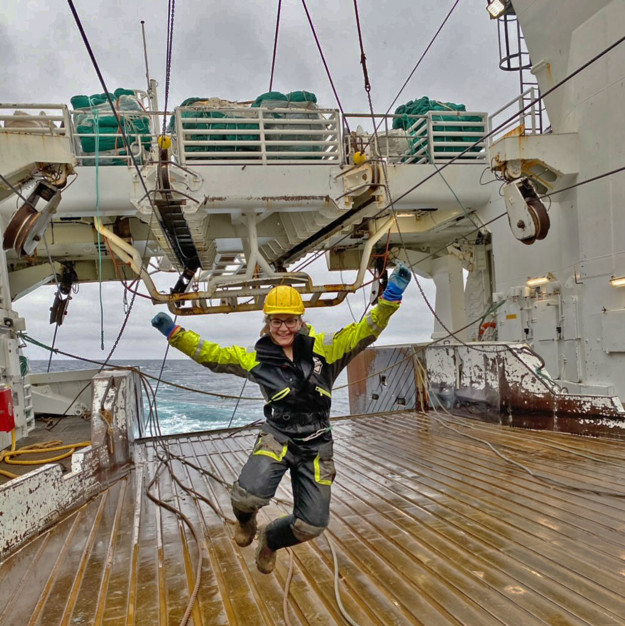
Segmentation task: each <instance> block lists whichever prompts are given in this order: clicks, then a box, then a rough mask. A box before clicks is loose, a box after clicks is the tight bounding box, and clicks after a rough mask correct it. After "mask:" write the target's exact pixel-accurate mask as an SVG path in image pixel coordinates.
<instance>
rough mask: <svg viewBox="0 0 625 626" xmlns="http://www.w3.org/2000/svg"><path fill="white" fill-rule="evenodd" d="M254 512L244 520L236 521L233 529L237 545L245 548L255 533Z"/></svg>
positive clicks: (252, 539)
mask: <svg viewBox="0 0 625 626" xmlns="http://www.w3.org/2000/svg"><path fill="white" fill-rule="evenodd" d="M256 528H257V526H256V513H254V514H253V515H252V516H251V517H250V518H249V519H248V520H246V521H245V522H241V521H240V520H239V521H237V525H236V527H235V530H234V540H235V542H236V544H237V545H238V546H241V547H242V548H245V546H249V545H250V543H252V541H254V537H255V535H256Z"/></svg>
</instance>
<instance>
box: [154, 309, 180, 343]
mask: <svg viewBox="0 0 625 626" xmlns="http://www.w3.org/2000/svg"><path fill="white" fill-rule="evenodd" d="M152 326H154V328H156V329H157V330H158V331H160V332H161V333H163V335H165V337H169V335H170V334H171V332H172V331H173V330H174V328H176V324H174V320H172V319H171V317H169V315H167V313H157V314H156V315H155V316H154V317H153V318H152Z"/></svg>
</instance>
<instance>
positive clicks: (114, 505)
mask: <svg viewBox="0 0 625 626" xmlns="http://www.w3.org/2000/svg"><path fill="white" fill-rule="evenodd" d="M334 432H335V440H336V458H337V466H338V472H339V474H338V478H337V481H336V483H335V487H334V491H333V503H332V521H331V524H330V530H329V532H328V533H327V534H328V536H329V538H330V540H331V541H332V543H333V545H334V547H335V549H336V553H337V555H338V561H339V570H340V591H341V598H342V602H343V605H344V606H345V609H346V610H347V612H348V613H349V614H350V615H351V616H352V618H353V619H354V620H355V622H356V623H358V624H363V625H364V624H425V625H427V626H430V625H438V624H464V625H466V624H475V625H479V626H482V625H488V624H498V625H501V624H509V625H514V626H517V625H519V624H524V625H525V624H528V625H531V624H550V625H555V624H567V625H569V624H571V625H575V624H591V625H602V626H603V625H608V624H624V623H625V498H623V497H616V496H614V495H610V492H614V493H621V494H625V448H624V444H623V442H622V441H618V440H610V439H594V438H593V439H590V438H582V437H577V436H574V435H566V434H563V433H554V432H544V431H541V432H538V431H529V430H520V429H513V428H508V427H505V426H501V425H495V424H486V423H481V422H476V421H471V420H467V419H463V418H451V417H445V418H443V417H441V416H435V415H430V416H427V415H422V414H414V413H408V412H406V413H393V414H384V415H379V416H370V417H359V418H350V419H341V420H338V421H336V423H335V427H334ZM253 437H254V434H253V433H250V432H247V433H238V434H236V435H234V436H231V437H226V436H225V434H224V433H213V434H201V435H188V436H180V437H175V438H170V439H168V443H169V445H170V446H171V449H172V451H173V452H175V453H177V454H182V455H184V456H185V457H187V458H188V459H189V460H191V461H192V462H194V463H196V464H198V465H201V466H202V467H205V468H207V469H208V470H210V471H211V472H214V473H216V474H218V475H219V476H221V477H222V478H224V479H225V480H226V481H228V482H231V481H232V480H234V478H235V477H236V475H237V473H238V471H239V469H240V467H241V466H242V464H243V463H244V461H245V459H246V457H247V454H248V451H249V449H250V447H251V445H252V443H253ZM488 443H490V444H491V445H492V446H493V447H494V448H495V449H493V448H491V447H489V446H488V445H487V444H488ZM496 451H497V452H499V453H500V454H503V455H505V457H507V459H506V458H502V456H499V455H498V454H497V452H496ZM137 452H138V457H139V458H143V459H145V461H144V462H139V463H138V464H137V466H136V468H135V470H133V472H131V474H130V475H129V476H128V477H126V478H125V479H123V480H121V481H119V482H117V483H116V484H114V485H113V486H112V487H111V488H109V489H108V490H106V491H104V492H103V493H101V494H100V495H99V496H98V497H96V498H94V499H93V500H92V501H91V502H89V503H88V504H87V505H85V506H83V507H82V508H80V509H79V510H77V511H75V512H74V513H73V514H72V515H70V516H69V517H67V518H65V519H64V520H62V521H61V522H59V523H58V524H57V525H55V526H54V527H53V528H51V529H50V530H49V531H48V532H46V533H44V534H42V535H41V536H40V537H38V538H37V539H36V540H34V541H32V542H30V543H29V544H27V545H26V546H24V547H23V548H22V549H21V550H19V551H18V552H17V553H15V554H14V555H13V556H12V557H11V558H9V559H8V560H7V561H6V562H4V563H3V564H1V566H0V623H1V624H29V623H30V624H42V625H46V626H47V625H51V624H62V623H66V624H71V623H81V624H82V623H103V624H109V625H113V624H115V625H117V624H129V625H130V624H132V625H134V624H137V625H144V624H145V625H150V626H152V625H155V624H177V623H179V621H180V619H181V618H182V616H183V614H184V611H185V608H186V606H187V602H188V599H189V595H190V593H191V590H192V588H193V585H194V583H195V566H196V562H197V555H198V552H197V546H196V544H195V541H194V540H193V538H192V536H191V535H190V533H189V531H188V530H187V528H186V527H184V526H183V525H182V524H181V523H180V521H179V520H178V519H177V518H176V517H175V516H174V515H173V514H171V513H170V512H168V511H166V510H164V509H159V508H157V507H156V506H155V505H154V504H153V503H152V502H151V501H150V500H149V499H148V498H147V497H146V495H145V486H146V484H147V483H148V482H149V480H150V479H151V477H152V476H153V473H154V470H155V464H156V462H155V461H154V444H153V443H152V442H150V443H143V444H139V445H138V450H137ZM511 461H514V462H516V463H517V464H514V463H512V462H511ZM518 464H520V465H518ZM521 465H523V466H525V467H527V469H529V470H530V471H532V472H533V473H534V476H531V475H530V474H528V473H527V471H525V470H524V469H523V468H522V467H521ZM176 473H177V475H178V477H179V478H180V480H181V481H182V482H183V483H184V484H186V485H190V486H192V487H193V489H195V490H196V491H198V492H200V493H201V494H203V495H204V496H206V497H207V498H209V499H210V500H211V501H212V502H215V503H217V506H218V507H219V508H220V509H221V510H222V511H223V512H225V513H226V514H227V515H228V516H230V515H231V513H230V507H229V498H228V494H227V491H226V490H225V488H224V487H223V486H222V485H221V484H219V483H218V482H216V481H215V480H214V479H213V478H211V477H210V476H206V475H204V474H201V473H199V472H198V471H196V470H194V469H191V468H189V467H188V466H184V467H183V466H181V465H180V464H178V463H176ZM287 482H288V481H285V482H284V484H283V485H281V487H280V490H279V492H278V494H277V495H278V498H279V499H280V500H282V501H289V500H290V498H291V495H290V488H289V486H288V484H287ZM560 483H564V484H566V485H570V486H571V487H575V488H576V489H572V488H570V487H567V486H562V485H561V484H560ZM157 491H158V494H159V497H161V498H162V499H163V500H165V501H167V502H169V503H170V504H175V505H176V506H179V507H180V508H181V509H182V510H183V512H184V513H185V514H186V515H188V516H189V517H190V518H191V520H192V521H193V523H194V524H195V525H196V526H197V528H198V529H199V530H200V533H201V535H202V537H203V541H204V545H203V546H202V550H203V554H204V559H203V565H202V584H201V588H200V592H199V595H198V598H197V602H196V604H195V607H194V609H193V612H192V614H191V620H190V623H193V624H196V625H197V624H203V625H213V624H245V625H249V624H283V623H285V621H284V617H283V598H284V593H283V589H284V585H285V581H286V578H287V575H288V569H289V564H290V561H289V555H288V554H287V553H286V552H284V551H283V552H282V553H281V554H280V556H279V559H278V565H277V568H276V571H275V573H274V574H273V575H269V576H265V575H262V574H260V573H258V572H257V571H256V568H255V565H254V547H253V546H252V547H248V548H238V547H237V546H236V545H235V544H234V543H233V541H232V533H231V529H230V528H229V527H227V526H226V525H225V524H224V523H223V522H222V521H221V520H220V518H219V517H218V516H217V515H216V514H215V512H214V511H213V510H212V509H211V507H210V506H208V505H207V504H206V503H204V502H201V501H195V500H194V499H192V498H191V497H190V496H189V495H185V494H184V493H183V492H182V490H181V489H180V487H179V486H178V485H177V484H175V483H174V482H173V481H172V480H171V478H170V477H169V475H168V474H167V473H164V474H163V475H162V478H161V479H160V480H159V482H158V486H157ZM288 510H289V507H288V505H287V504H286V502H276V503H272V504H271V505H270V506H269V507H267V508H266V509H264V510H263V511H262V512H261V514H260V518H261V522H265V521H268V520H269V519H271V518H273V517H276V516H278V515H282V514H284V513H286V512H288ZM292 554H293V579H292V582H291V587H290V593H289V597H288V605H289V606H288V614H289V619H290V622H291V623H292V624H337V623H344V621H343V619H342V617H341V614H340V611H339V609H338V606H337V603H336V599H335V595H334V567H333V560H332V554H331V551H330V548H329V545H328V543H327V542H326V540H325V539H324V538H320V539H317V540H316V541H314V542H311V543H309V544H305V545H301V546H298V547H296V548H295V549H294V550H293V552H292Z"/></svg>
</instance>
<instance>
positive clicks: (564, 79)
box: [306, 37, 625, 264]
mask: <svg viewBox="0 0 625 626" xmlns="http://www.w3.org/2000/svg"><path fill="white" fill-rule="evenodd" d="M623 41H625V37H621V38H620V39H618V40H617V41H615V42H614V43H613V44H611V45H610V46H608V47H607V48H605V49H604V50H602V51H601V52H599V53H598V54H596V55H595V56H594V57H592V58H591V59H590V60H588V61H586V63H584V64H583V65H581V66H580V67H578V68H577V69H576V70H574V71H573V72H571V73H570V74H569V75H567V76H565V77H564V78H563V79H562V80H560V81H559V82H557V83H556V84H555V85H554V86H553V87H551V88H550V89H548V90H547V91H545V93H543V94H541V95H540V96H539V97H538V98H536V99H534V100H532V101H530V102H529V103H528V104H527V105H525V106H524V107H522V108H521V109H519V110H518V111H517V112H516V113H514V114H513V115H511V116H510V117H509V118H507V119H506V120H504V121H503V122H501V123H500V124H499V125H498V126H496V127H495V128H493V129H492V130H491V131H489V132H488V133H486V134H485V135H483V136H482V137H480V138H479V139H478V140H477V141H475V142H473V143H471V144H469V145H468V146H467V147H466V148H465V149H464V150H462V152H459V153H457V154H456V155H455V156H454V157H452V158H451V159H449V161H445V163H443V164H442V165H441V167H440V168H439V169H438V170H436V171H434V172H432V173H431V174H428V175H427V176H426V177H425V178H423V179H421V180H420V181H419V182H417V183H416V184H415V185H413V186H412V187H410V188H408V189H407V190H406V191H404V192H403V193H402V194H401V195H399V196H397V197H396V198H395V202H398V201H399V200H401V199H403V198H404V197H405V196H407V195H408V194H410V193H412V192H413V191H415V190H416V189H418V188H419V187H421V186H422V185H424V184H425V183H426V182H427V181H428V180H430V179H431V178H434V177H435V176H437V175H440V172H441V171H442V170H444V169H446V168H447V167H449V166H450V165H452V164H453V163H455V162H456V161H457V160H458V159H460V158H461V157H462V156H463V155H464V154H466V153H467V152H469V151H470V150H472V149H473V148H475V147H476V146H478V145H479V144H480V143H482V142H483V141H484V140H485V139H488V138H489V137H491V136H492V135H494V134H495V133H497V132H499V131H500V130H501V129H502V128H504V127H505V126H506V125H508V124H509V123H510V122H512V121H514V120H515V119H516V118H518V117H521V115H522V114H523V113H524V112H525V111H526V110H528V109H530V108H531V107H533V106H534V105H536V104H537V103H539V102H540V101H542V100H543V98H545V97H546V96H548V95H550V94H552V93H553V92H554V91H555V90H557V89H559V88H560V87H562V86H563V85H564V84H566V83H567V82H568V81H569V80H571V79H572V78H574V77H575V76H577V74H579V73H580V72H582V71H583V70H585V69H586V68H588V67H589V66H590V65H592V64H593V63H595V62H596V61H598V60H599V59H601V58H602V57H603V56H605V55H606V54H607V53H608V52H610V51H611V50H613V49H614V48H616V47H617V46H618V45H620V44H621V43H623ZM553 193H554V194H555V193H557V192H553ZM389 207H390V205H389V204H387V205H386V206H384V207H382V208H381V209H379V210H378V211H377V212H376V213H374V214H373V215H371V216H369V217H366V218H364V219H363V222H362V225H364V224H367V223H368V222H370V221H372V220H375V219H377V218H378V217H380V215H382V214H383V213H384V212H385V211H387V210H388V209H389ZM504 215H506V213H502V214H501V215H500V216H497V218H495V219H499V217H503V216H504ZM491 221H494V220H491ZM488 223H489V222H487V223H485V224H484V225H483V226H485V225H487V224H488ZM349 237H350V233H347V234H345V235H343V236H342V237H341V238H340V239H338V240H337V241H336V242H334V244H333V245H334V246H336V245H338V244H339V243H341V241H344V240H345V239H347V238H349ZM324 253H325V250H322V251H320V252H319V253H317V254H316V255H313V260H316V259H317V258H319V257H320V256H321V255H323V254H324ZM310 262H311V261H310V260H308V261H307V262H306V263H307V264H308V263H310Z"/></svg>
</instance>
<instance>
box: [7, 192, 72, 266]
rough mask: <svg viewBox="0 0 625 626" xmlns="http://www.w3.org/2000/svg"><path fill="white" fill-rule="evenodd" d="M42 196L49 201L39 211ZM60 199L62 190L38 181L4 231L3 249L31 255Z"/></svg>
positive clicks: (19, 254)
mask: <svg viewBox="0 0 625 626" xmlns="http://www.w3.org/2000/svg"><path fill="white" fill-rule="evenodd" d="M40 198H43V199H44V200H46V202H47V203H46V205H45V207H44V208H43V209H42V210H41V211H37V209H36V208H35V206H36V204H37V202H38V201H39V199H40ZM60 201H61V192H60V191H59V190H58V189H57V188H56V187H54V186H52V185H49V184H47V183H44V182H43V181H40V182H38V183H37V186H36V187H35V189H34V190H33V192H32V193H31V194H30V195H29V196H28V198H26V202H24V204H22V206H21V207H20V208H19V209H18V210H17V211H16V213H15V215H13V217H12V218H11V221H10V222H9V225H8V226H7V228H6V230H5V231H4V239H3V242H2V247H3V249H4V250H9V249H13V250H15V252H16V254H17V255H18V256H19V257H23V256H30V255H31V254H32V253H33V252H34V251H35V248H36V247H37V244H38V243H39V241H41V238H42V237H43V233H44V232H45V230H46V228H47V227H48V224H49V223H50V220H51V219H52V214H53V213H54V212H55V211H56V207H57V206H58V205H59V202H60Z"/></svg>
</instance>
